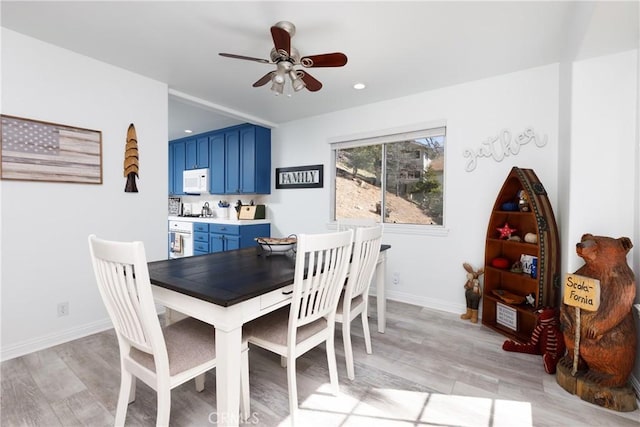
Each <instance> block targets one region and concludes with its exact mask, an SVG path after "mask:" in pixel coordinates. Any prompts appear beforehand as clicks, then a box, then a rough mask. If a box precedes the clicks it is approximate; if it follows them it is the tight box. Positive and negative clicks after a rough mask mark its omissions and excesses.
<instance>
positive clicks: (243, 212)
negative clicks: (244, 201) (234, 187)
mask: <svg viewBox="0 0 640 427" xmlns="http://www.w3.org/2000/svg"><path fill="white" fill-rule="evenodd" d="M238 219H265V207H264V205H254V206H241V207H240V212H238Z"/></svg>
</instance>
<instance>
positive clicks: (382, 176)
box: [332, 127, 446, 226]
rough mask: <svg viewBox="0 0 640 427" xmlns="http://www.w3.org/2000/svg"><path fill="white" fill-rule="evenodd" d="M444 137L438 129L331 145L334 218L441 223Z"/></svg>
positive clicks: (442, 212)
mask: <svg viewBox="0 0 640 427" xmlns="http://www.w3.org/2000/svg"><path fill="white" fill-rule="evenodd" d="M445 135H446V133H445V128H444V127H438V128H434V129H426V130H421V131H412V132H408V133H398V134H393V135H385V136H376V137H373V138H364V139H358V140H350V141H340V142H335V143H333V144H332V149H333V152H334V155H335V157H334V159H335V175H334V183H335V188H334V190H335V191H334V195H335V198H334V211H333V212H334V218H333V219H334V220H338V219H342V218H375V219H376V220H377V221H380V220H381V219H382V220H383V222H385V223H395V224H420V225H440V226H441V225H443V216H444V148H445ZM383 212H384V214H383Z"/></svg>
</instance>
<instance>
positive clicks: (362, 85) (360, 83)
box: [353, 82, 367, 90]
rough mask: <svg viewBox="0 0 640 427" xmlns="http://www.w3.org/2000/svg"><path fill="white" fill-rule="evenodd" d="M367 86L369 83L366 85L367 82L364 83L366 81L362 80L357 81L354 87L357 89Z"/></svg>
mask: <svg viewBox="0 0 640 427" xmlns="http://www.w3.org/2000/svg"><path fill="white" fill-rule="evenodd" d="M366 87H367V85H365V84H364V83H362V82H358V83H355V84H354V85H353V88H354V89H355V90H362V89H364V88H366Z"/></svg>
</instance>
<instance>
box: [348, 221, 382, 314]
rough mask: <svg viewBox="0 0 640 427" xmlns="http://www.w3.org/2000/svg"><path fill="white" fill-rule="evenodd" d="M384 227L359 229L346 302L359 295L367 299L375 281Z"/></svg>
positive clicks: (355, 240)
mask: <svg viewBox="0 0 640 427" xmlns="http://www.w3.org/2000/svg"><path fill="white" fill-rule="evenodd" d="M381 244H382V226H380V225H377V226H375V227H367V228H362V227H360V228H357V229H356V235H355V238H354V248H353V257H352V261H351V265H350V267H349V277H348V279H347V280H348V281H347V288H346V290H345V302H346V301H347V300H349V301H350V300H351V299H353V298H355V297H357V296H359V295H363V296H364V297H366V296H367V295H368V292H369V286H370V285H371V280H372V279H373V274H374V272H375V268H376V264H377V262H378V257H379V255H380V245H381Z"/></svg>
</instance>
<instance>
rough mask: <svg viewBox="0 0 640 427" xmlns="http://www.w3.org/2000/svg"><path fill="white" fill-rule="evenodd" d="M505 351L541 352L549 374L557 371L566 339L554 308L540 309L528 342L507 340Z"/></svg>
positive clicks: (504, 345)
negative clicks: (561, 331) (521, 342)
mask: <svg viewBox="0 0 640 427" xmlns="http://www.w3.org/2000/svg"><path fill="white" fill-rule="evenodd" d="M502 349H503V350H505V351H514V352H518V353H529V354H541V355H542V363H543V365H544V370H545V372H546V373H547V374H553V373H555V372H556V365H557V364H558V361H559V360H560V358H561V357H562V356H563V355H564V350H565V347H564V339H563V337H562V334H561V333H560V328H559V326H558V315H557V312H556V310H554V309H553V308H543V309H541V310H539V311H538V322H537V324H536V327H535V328H534V329H533V332H532V333H531V339H530V340H529V342H528V343H526V344H519V343H517V342H515V341H511V340H506V341H505V342H504V344H502Z"/></svg>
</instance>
